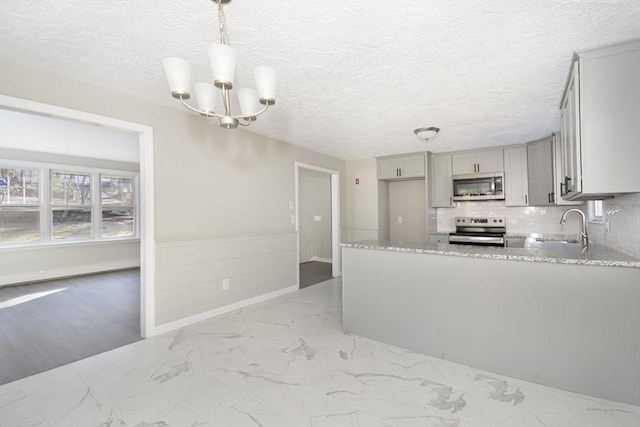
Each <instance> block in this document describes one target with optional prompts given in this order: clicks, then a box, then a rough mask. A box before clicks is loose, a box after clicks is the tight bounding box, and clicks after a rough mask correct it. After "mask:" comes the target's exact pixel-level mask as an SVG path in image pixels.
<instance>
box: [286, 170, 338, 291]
mask: <svg viewBox="0 0 640 427" xmlns="http://www.w3.org/2000/svg"><path fill="white" fill-rule="evenodd" d="M300 168H304V169H310V170H313V171H316V172H323V173H328V174H329V175H330V176H331V275H332V276H333V277H339V276H341V275H342V262H341V257H340V172H339V171H337V170H334V169H327V168H323V167H322V166H316V165H311V164H308V163H303V162H295V193H296V194H295V197H296V233H297V234H298V238H297V239H296V272H297V274H296V277H297V279H296V280H297V284H298V287H299V286H300V226H299V224H300Z"/></svg>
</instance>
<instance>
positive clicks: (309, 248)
mask: <svg viewBox="0 0 640 427" xmlns="http://www.w3.org/2000/svg"><path fill="white" fill-rule="evenodd" d="M295 167H296V169H295V172H296V175H295V176H296V216H295V223H296V232H297V233H298V245H297V247H298V250H297V253H298V257H297V261H298V262H297V266H298V275H297V277H298V287H299V288H304V287H306V286H310V285H312V284H315V283H319V282H322V281H325V280H329V279H331V278H332V277H337V276H340V275H341V262H340V261H341V260H340V195H339V188H340V176H339V172H338V171H335V170H331V169H326V168H322V167H319V166H314V165H309V164H305V163H299V162H296V165H295Z"/></svg>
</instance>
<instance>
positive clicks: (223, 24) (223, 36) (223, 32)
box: [216, 0, 227, 45]
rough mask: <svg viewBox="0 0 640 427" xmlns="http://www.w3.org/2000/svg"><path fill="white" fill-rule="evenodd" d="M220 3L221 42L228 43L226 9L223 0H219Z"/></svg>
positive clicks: (219, 27)
mask: <svg viewBox="0 0 640 427" xmlns="http://www.w3.org/2000/svg"><path fill="white" fill-rule="evenodd" d="M216 3H218V30H219V32H220V44H223V45H226V44H227V33H226V18H225V16H224V9H223V7H222V1H221V0H217V1H216Z"/></svg>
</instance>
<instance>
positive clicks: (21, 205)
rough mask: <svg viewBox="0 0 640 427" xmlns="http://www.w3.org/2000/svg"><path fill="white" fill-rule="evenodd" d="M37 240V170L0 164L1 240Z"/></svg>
mask: <svg viewBox="0 0 640 427" xmlns="http://www.w3.org/2000/svg"><path fill="white" fill-rule="evenodd" d="M39 240H40V170H39V169H12V168H3V167H0V241H1V242H33V241H39Z"/></svg>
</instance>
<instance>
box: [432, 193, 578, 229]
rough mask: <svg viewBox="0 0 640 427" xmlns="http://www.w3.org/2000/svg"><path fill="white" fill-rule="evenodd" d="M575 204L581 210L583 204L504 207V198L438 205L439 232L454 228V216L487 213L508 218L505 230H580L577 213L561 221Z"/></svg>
mask: <svg viewBox="0 0 640 427" xmlns="http://www.w3.org/2000/svg"><path fill="white" fill-rule="evenodd" d="M571 207H576V208H579V209H581V210H584V209H585V208H586V205H579V206H549V207H532V206H523V207H506V206H505V205H504V202H498V201H486V202H459V203H457V205H456V207H455V208H438V232H445V233H448V232H450V231H454V230H455V229H456V226H455V217H457V216H488V217H505V218H506V219H507V234H529V233H540V234H574V235H575V234H578V231H579V230H580V223H581V220H580V216H579V215H575V214H573V215H569V216H567V224H566V225H560V218H561V217H562V213H563V212H564V211H565V210H567V209H568V208H571Z"/></svg>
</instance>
